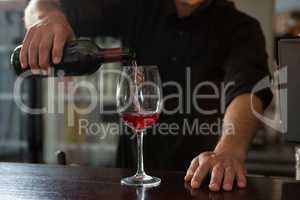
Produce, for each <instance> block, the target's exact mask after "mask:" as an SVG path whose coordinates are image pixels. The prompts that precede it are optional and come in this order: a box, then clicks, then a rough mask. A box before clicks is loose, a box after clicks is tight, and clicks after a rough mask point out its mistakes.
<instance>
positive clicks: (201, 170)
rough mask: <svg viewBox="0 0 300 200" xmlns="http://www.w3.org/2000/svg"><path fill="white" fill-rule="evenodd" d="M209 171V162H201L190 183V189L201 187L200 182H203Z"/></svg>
mask: <svg viewBox="0 0 300 200" xmlns="http://www.w3.org/2000/svg"><path fill="white" fill-rule="evenodd" d="M209 169H210V163H209V162H202V163H200V164H199V166H198V168H197V169H196V171H195V173H194V176H193V178H192V181H191V187H192V188H194V189H197V188H199V187H200V186H201V184H202V182H203V181H204V179H205V177H206V176H207V174H208V172H209Z"/></svg>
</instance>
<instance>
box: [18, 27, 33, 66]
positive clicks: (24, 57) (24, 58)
mask: <svg viewBox="0 0 300 200" xmlns="http://www.w3.org/2000/svg"><path fill="white" fill-rule="evenodd" d="M33 32H34V31H33V29H30V30H29V31H27V33H26V35H25V38H24V40H23V46H22V48H21V51H20V62H21V67H22V68H23V69H25V68H27V67H28V48H29V45H30V42H31V39H32V36H33Z"/></svg>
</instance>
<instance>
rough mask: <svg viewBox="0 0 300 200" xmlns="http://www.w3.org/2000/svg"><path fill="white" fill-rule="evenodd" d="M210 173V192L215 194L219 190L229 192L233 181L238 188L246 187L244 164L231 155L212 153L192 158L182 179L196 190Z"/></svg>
mask: <svg viewBox="0 0 300 200" xmlns="http://www.w3.org/2000/svg"><path fill="white" fill-rule="evenodd" d="M210 173H211V179H210V184H209V189H210V190H211V191H215V192H217V191H219V190H220V189H221V188H223V190H225V191H231V190H232V189H233V185H234V181H235V180H236V181H237V186H238V187H239V188H245V187H246V185H247V179H246V170H245V167H244V162H243V161H242V160H241V159H239V158H236V157H234V156H232V155H225V154H217V153H214V152H205V153H202V154H200V155H199V156H197V157H196V158H194V159H193V160H192V162H191V165H190V167H189V168H188V170H187V173H186V176H185V178H184V179H185V181H187V182H188V181H190V182H191V187H192V188H193V189H198V188H200V187H201V185H202V183H203V181H204V179H205V178H206V177H207V176H208V174H210Z"/></svg>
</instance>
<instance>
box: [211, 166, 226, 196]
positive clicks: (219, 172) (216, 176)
mask: <svg viewBox="0 0 300 200" xmlns="http://www.w3.org/2000/svg"><path fill="white" fill-rule="evenodd" d="M223 176H224V168H223V167H222V166H221V165H217V166H215V167H214V168H213V170H212V173H211V179H210V184H209V189H210V190H211V191H214V192H218V191H219V190H220V187H221V185H222V180H223Z"/></svg>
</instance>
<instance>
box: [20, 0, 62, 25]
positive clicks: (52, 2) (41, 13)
mask: <svg viewBox="0 0 300 200" xmlns="http://www.w3.org/2000/svg"><path fill="white" fill-rule="evenodd" d="M51 12H57V13H61V14H63V12H62V11H61V9H60V0H31V1H30V3H29V4H28V6H27V8H26V9H25V16H24V21H25V26H26V28H27V29H29V28H30V27H31V26H32V25H34V24H35V23H36V22H37V21H39V20H40V19H41V18H43V17H45V16H47V15H48V14H49V13H51Z"/></svg>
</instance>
